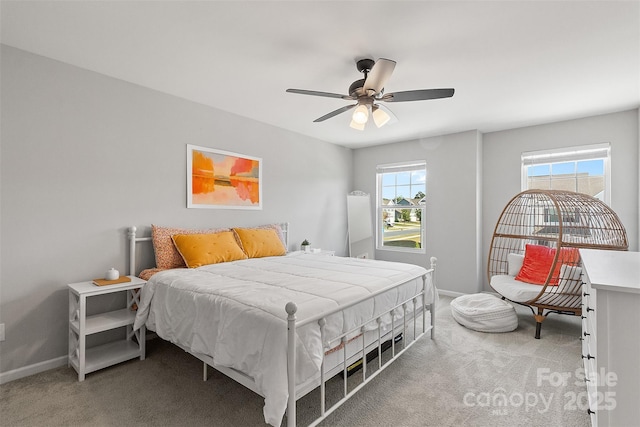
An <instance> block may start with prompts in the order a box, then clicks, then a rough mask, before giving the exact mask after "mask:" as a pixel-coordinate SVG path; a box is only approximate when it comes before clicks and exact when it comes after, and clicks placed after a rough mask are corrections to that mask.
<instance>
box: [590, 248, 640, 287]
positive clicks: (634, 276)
mask: <svg viewBox="0 0 640 427" xmlns="http://www.w3.org/2000/svg"><path fill="white" fill-rule="evenodd" d="M580 255H581V257H582V263H583V265H584V268H585V269H586V271H587V275H588V276H589V280H590V281H591V286H593V287H594V288H596V289H603V290H604V289H607V290H612V291H618V292H631V293H637V294H640V252H630V251H607V250H600V249H580Z"/></svg>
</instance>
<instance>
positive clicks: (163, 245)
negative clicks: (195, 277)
mask: <svg viewBox="0 0 640 427" xmlns="http://www.w3.org/2000/svg"><path fill="white" fill-rule="evenodd" d="M220 231H230V229H229V228H208V229H188V228H174V227H160V226H158V225H153V224H152V225H151V240H152V241H153V250H154V252H155V254H156V268H159V269H161V270H166V269H169V268H185V267H186V266H187V265H186V264H185V263H184V259H182V256H180V253H179V252H178V250H177V249H176V247H175V245H174V244H173V240H171V236H173V235H174V234H203V233H217V232H220Z"/></svg>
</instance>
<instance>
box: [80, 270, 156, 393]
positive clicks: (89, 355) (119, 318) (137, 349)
mask: <svg viewBox="0 0 640 427" xmlns="http://www.w3.org/2000/svg"><path fill="white" fill-rule="evenodd" d="M129 277H130V278H131V281H130V282H126V283H121V284H117V285H107V286H97V285H94V284H93V282H92V281H88V282H80V283H71V284H70V285H69V362H68V365H69V366H73V368H74V369H75V370H76V371H77V372H78V380H79V381H84V377H85V375H86V374H88V373H90V372H93V371H97V370H98V369H102V368H106V367H107V366H111V365H114V364H116V363H120V362H124V361H125V360H129V359H133V358H136V357H140V360H144V355H145V327H144V326H142V327H141V328H140V329H139V330H138V331H135V332H134V331H133V322H134V320H135V317H136V312H135V311H134V310H133V309H132V306H133V304H139V301H140V290H141V289H142V287H143V286H144V285H145V283H147V282H146V281H145V280H142V279H140V278H137V277H134V276H129ZM114 292H126V293H127V306H126V307H125V308H122V309H120V310H114V311H108V312H105V313H99V314H95V315H93V316H87V298H90V297H94V296H97V295H105V294H111V293H114ZM123 326H126V327H127V328H126V334H125V337H124V338H123V339H122V340H118V341H114V342H109V343H107V344H103V345H99V346H96V347H90V348H87V346H86V338H87V335H91V334H96V333H99V332H104V331H108V330H111V329H115V328H120V327H123ZM134 337H135V340H134V339H133V338H134Z"/></svg>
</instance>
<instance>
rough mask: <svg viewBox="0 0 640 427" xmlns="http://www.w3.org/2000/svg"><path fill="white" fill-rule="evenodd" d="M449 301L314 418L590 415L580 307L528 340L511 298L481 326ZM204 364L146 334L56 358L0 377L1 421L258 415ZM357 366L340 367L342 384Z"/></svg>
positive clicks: (258, 402) (543, 421) (429, 420)
mask: <svg viewBox="0 0 640 427" xmlns="http://www.w3.org/2000/svg"><path fill="white" fill-rule="evenodd" d="M450 301H451V298H448V297H441V298H440V301H439V305H438V309H437V311H436V336H435V339H434V340H430V339H428V338H423V339H422V340H420V341H419V342H417V343H416V344H415V345H413V346H412V347H411V348H410V349H408V351H406V352H405V354H403V355H402V356H401V357H400V358H399V359H398V360H397V361H395V362H394V363H393V364H392V365H391V366H389V368H388V369H386V370H385V371H384V372H381V373H380V375H378V377H377V378H375V379H374V380H373V381H372V382H371V383H369V384H367V385H366V386H365V387H364V388H363V389H362V390H361V391H360V392H359V393H357V394H356V395H355V396H354V397H353V398H352V399H351V400H350V401H348V402H347V403H346V404H345V405H343V406H342V407H340V408H338V409H337V410H336V411H335V412H334V413H333V414H331V415H330V416H329V418H327V419H326V420H325V421H323V423H322V424H321V425H323V426H400V427H402V426H407V427H409V426H438V427H439V426H443V427H444V426H461V425H462V426H492V427H493V426H496V427H497V426H534V425H547V426H566V427H584V426H587V425H589V417H588V415H587V408H586V387H585V384H584V381H583V376H582V369H581V366H582V359H581V357H580V341H579V337H580V329H581V328H580V319H579V318H575V317H571V316H560V315H551V316H550V317H549V318H548V319H547V320H546V321H545V322H544V324H543V327H542V338H541V339H539V340H536V339H534V337H533V335H534V331H535V322H534V320H533V316H532V315H531V312H530V311H529V310H528V309H527V308H524V307H519V306H518V307H516V311H517V313H518V322H519V326H518V328H517V329H516V330H515V331H513V332H508V333H502V334H488V333H481V332H475V331H472V330H469V329H466V328H465V327H463V326H461V325H459V324H458V323H456V322H455V320H454V319H453V317H452V316H451V309H450V306H449V303H450ZM376 365H377V364H376ZM209 372H210V374H209V380H208V381H206V382H205V381H202V363H201V362H200V361H199V360H198V359H196V358H195V357H193V356H191V355H189V354H188V353H185V352H184V351H182V350H181V349H179V348H178V347H176V346H174V345H172V344H169V343H167V342H165V341H163V340H161V339H159V338H155V339H153V340H149V341H148V342H147V357H146V360H144V361H139V360H132V361H129V362H125V363H121V364H119V365H116V366H112V367H110V368H107V369H103V370H101V371H97V372H94V373H91V374H88V375H87V378H86V380H85V381H83V382H78V380H77V374H76V372H75V371H74V370H73V369H72V368H67V367H62V368H57V369H52V370H50V371H47V372H43V373H40V374H37V375H32V376H30V377H27V378H22V379H19V380H15V381H12V382H9V383H7V384H3V385H2V386H0V397H1V399H0V424H2V426H5V427H9V426H94V427H96V426H260V425H264V418H263V415H262V407H263V403H264V402H263V399H262V398H261V397H260V396H258V395H256V394H254V393H253V392H251V391H250V390H248V389H246V388H244V387H243V386H241V385H239V384H237V383H235V382H234V381H232V380H230V379H228V378H227V377H225V376H224V375H222V374H220V373H218V372H217V371H214V370H213V369H210V370H209ZM359 377H360V376H359V375H353V376H352V377H350V378H353V379H354V380H353V385H351V384H350V387H355V384H357V381H358V379H357V378H359ZM350 382H351V381H350ZM341 388H342V380H341V379H338V378H334V379H333V380H332V381H331V382H330V384H329V385H328V394H329V395H330V396H331V397H332V398H333V400H336V399H338V398H340V392H341ZM336 396H337V397H336ZM317 401H318V393H317V392H312V393H310V394H309V395H307V396H305V397H304V398H302V399H301V400H299V401H298V409H297V411H298V423H299V425H307V424H308V423H309V420H311V419H313V417H315V414H316V413H317V412H318V409H317V406H318V404H317ZM285 420H286V418H285Z"/></svg>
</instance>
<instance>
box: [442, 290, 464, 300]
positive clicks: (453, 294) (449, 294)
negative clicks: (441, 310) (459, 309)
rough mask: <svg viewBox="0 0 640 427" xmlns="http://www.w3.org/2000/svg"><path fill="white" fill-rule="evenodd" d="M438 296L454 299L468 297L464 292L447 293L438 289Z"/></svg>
mask: <svg viewBox="0 0 640 427" xmlns="http://www.w3.org/2000/svg"><path fill="white" fill-rule="evenodd" d="M438 294H439V295H444V296H445V297H453V298H457V297H460V296H462V295H466V294H464V293H462V292H455V291H447V290H445V289H438Z"/></svg>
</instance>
